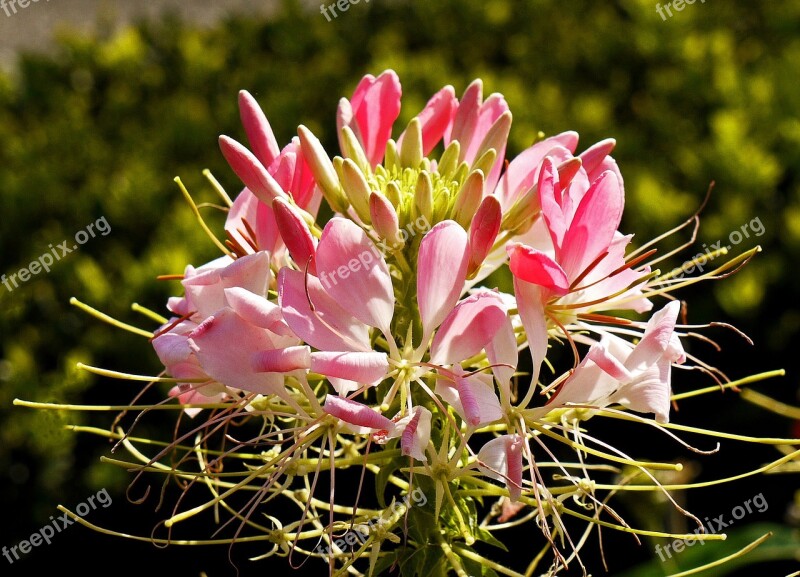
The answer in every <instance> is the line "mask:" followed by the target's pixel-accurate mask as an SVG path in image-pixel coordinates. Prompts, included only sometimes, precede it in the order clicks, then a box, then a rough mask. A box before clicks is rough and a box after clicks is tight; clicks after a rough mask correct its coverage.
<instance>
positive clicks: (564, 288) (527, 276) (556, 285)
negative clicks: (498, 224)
mask: <svg viewBox="0 0 800 577" xmlns="http://www.w3.org/2000/svg"><path fill="white" fill-rule="evenodd" d="M507 250H508V254H509V256H510V257H511V258H510V260H509V263H508V267H509V268H510V269H511V273H512V274H513V275H514V277H515V278H517V279H519V280H521V281H524V282H527V283H531V284H535V285H538V286H540V287H542V288H544V289H547V290H548V291H552V292H553V293H555V294H558V295H564V294H567V293H568V292H569V279H568V278H567V275H566V273H565V272H564V271H563V270H562V268H561V267H560V266H559V264H558V263H557V262H556V261H554V260H553V259H552V258H550V257H549V256H547V255H546V254H545V253H543V252H542V251H540V250H537V249H535V248H531V247H529V246H525V245H524V244H519V243H512V244H510V245H509V246H508V247H507Z"/></svg>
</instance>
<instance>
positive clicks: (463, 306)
mask: <svg viewBox="0 0 800 577" xmlns="http://www.w3.org/2000/svg"><path fill="white" fill-rule="evenodd" d="M506 318H507V315H506V309H505V306H504V305H503V300H502V299H501V298H500V296H499V295H498V294H497V293H495V292H492V291H488V290H483V291H480V292H476V293H475V294H473V295H472V296H470V297H468V298H466V299H464V300H463V301H461V302H460V303H458V305H457V306H456V307H455V308H454V309H453V310H452V311H451V312H450V314H449V315H447V318H446V319H445V320H444V322H443V323H442V326H441V327H440V328H439V330H438V331H437V332H436V336H435V337H434V339H433V343H432V344H431V363H433V364H435V365H452V364H453V363H459V362H461V361H464V360H466V359H468V358H470V357H472V356H473V355H477V354H478V353H479V352H481V350H483V348H484V347H485V346H486V345H487V344H488V343H489V342H491V340H492V339H493V338H494V335H495V334H496V333H497V331H498V329H499V328H500V327H501V326H502V324H503V322H504V321H505V319H506Z"/></svg>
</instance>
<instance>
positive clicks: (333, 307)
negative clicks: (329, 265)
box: [278, 267, 372, 351]
mask: <svg viewBox="0 0 800 577" xmlns="http://www.w3.org/2000/svg"><path fill="white" fill-rule="evenodd" d="M306 289H308V294H306ZM309 299H311V302H312V303H313V304H314V310H313V311H312V310H311V307H310V306H309ZM278 302H279V304H280V306H281V310H282V312H283V318H284V320H285V321H286V323H287V324H288V325H289V327H291V329H292V331H294V333H295V334H296V335H297V336H299V337H300V338H301V339H303V341H305V342H306V343H308V344H310V345H311V346H312V347H314V348H315V349H320V350H323V351H371V350H372V346H371V345H370V341H369V332H368V328H367V326H366V325H365V324H363V323H362V322H361V321H359V320H357V319H355V318H353V317H352V316H351V315H350V314H349V313H348V312H347V311H345V310H344V309H343V308H342V307H341V306H339V303H338V302H337V301H336V300H335V299H333V298H332V297H331V296H330V295H329V294H328V293H327V292H326V291H325V289H323V288H322V284H321V283H320V281H319V279H317V277H314V276H311V275H308V276H306V275H304V274H303V273H302V272H300V271H296V270H292V269H290V268H288V267H284V268H282V269H281V271H280V273H279V274H278Z"/></svg>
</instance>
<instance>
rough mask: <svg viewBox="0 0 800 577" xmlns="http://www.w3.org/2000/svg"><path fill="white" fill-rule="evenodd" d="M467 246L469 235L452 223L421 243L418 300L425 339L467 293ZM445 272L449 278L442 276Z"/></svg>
mask: <svg viewBox="0 0 800 577" xmlns="http://www.w3.org/2000/svg"><path fill="white" fill-rule="evenodd" d="M467 243H468V238H467V233H466V232H465V231H464V229H463V228H461V226H459V225H458V224H457V223H456V222H454V221H452V220H445V221H443V222H440V223H438V224H437V225H436V226H434V227H433V228H432V229H431V230H430V231H429V232H428V233H427V234H426V235H425V237H424V238H423V239H422V241H421V242H420V245H419V256H418V259H417V299H418V305H419V313H420V317H421V318H422V326H423V333H424V335H423V338H425V339H427V338H428V337H429V336H430V334H431V333H432V332H433V330H434V329H435V328H436V327H438V326H439V325H440V324H441V323H442V321H443V320H444V319H445V317H446V316H447V314H448V313H449V312H450V311H451V310H452V309H453V307H454V306H455V304H456V302H457V301H458V298H459V297H460V296H461V293H462V291H463V290H464V282H465V280H466V277H467V264H468V262H469V252H468V251H467ZM444 271H447V274H442V273H443V272H444Z"/></svg>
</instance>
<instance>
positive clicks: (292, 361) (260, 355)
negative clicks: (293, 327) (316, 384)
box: [251, 346, 311, 373]
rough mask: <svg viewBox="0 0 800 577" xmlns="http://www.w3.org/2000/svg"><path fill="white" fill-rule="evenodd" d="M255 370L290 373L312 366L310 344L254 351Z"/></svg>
mask: <svg viewBox="0 0 800 577" xmlns="http://www.w3.org/2000/svg"><path fill="white" fill-rule="evenodd" d="M251 365H252V367H253V370H254V371H256V372H258V373H289V372H291V371H297V370H305V369H308V368H310V367H311V349H310V347H308V346H295V347H285V348H282V349H270V350H266V351H258V352H256V353H253V355H252V357H251Z"/></svg>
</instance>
